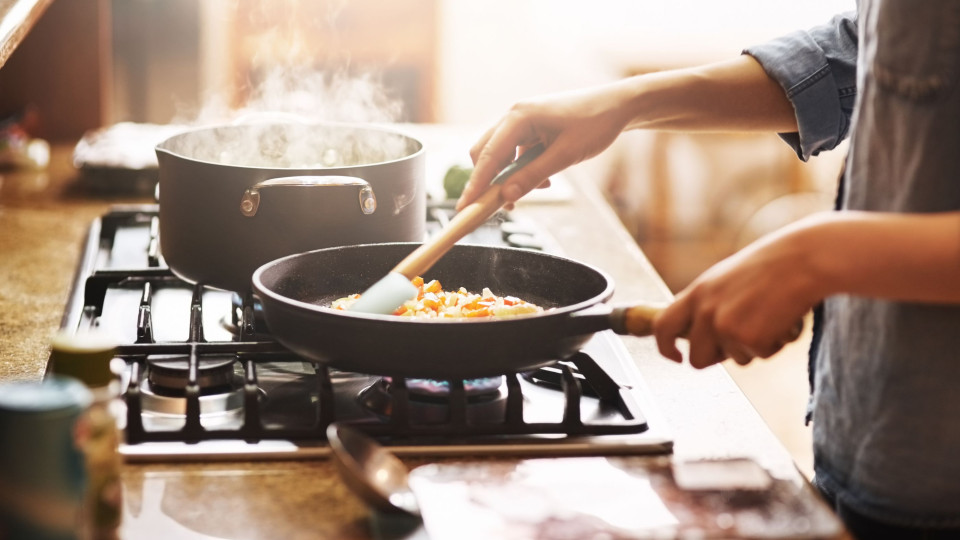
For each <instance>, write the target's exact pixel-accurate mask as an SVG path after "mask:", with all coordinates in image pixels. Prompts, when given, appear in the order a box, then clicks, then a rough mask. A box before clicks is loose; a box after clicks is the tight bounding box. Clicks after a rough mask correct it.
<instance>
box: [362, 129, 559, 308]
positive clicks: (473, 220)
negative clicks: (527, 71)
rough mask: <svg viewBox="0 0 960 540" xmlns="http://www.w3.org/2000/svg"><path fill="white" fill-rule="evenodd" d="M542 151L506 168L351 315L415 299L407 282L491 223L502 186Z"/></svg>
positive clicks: (370, 292)
mask: <svg viewBox="0 0 960 540" xmlns="http://www.w3.org/2000/svg"><path fill="white" fill-rule="evenodd" d="M543 150H544V147H543V145H537V146H534V147H532V148H529V149H528V150H527V151H526V152H524V153H523V155H521V156H520V157H519V158H517V160H516V161H514V162H513V163H511V164H509V165H507V166H506V167H505V168H504V169H503V170H502V171H500V174H498V175H497V176H496V177H494V179H493V180H492V181H491V182H490V189H488V190H487V191H485V192H484V193H483V195H481V196H480V197H479V198H478V199H477V200H476V201H474V202H472V203H470V204H469V205H467V206H466V207H465V208H464V209H463V210H461V211H459V212H457V215H455V216H454V217H453V219H451V220H450V223H448V224H447V226H446V227H444V228H443V229H442V230H441V231H440V233H439V234H437V236H435V237H434V238H433V239H432V240H430V241H429V242H426V243H424V244H423V245H422V246H420V247H418V248H417V249H416V250H414V251H413V252H412V253H410V255H407V257H406V258H405V259H403V260H402V261H400V264H398V265H396V266H395V267H394V268H393V270H391V271H390V273H389V274H387V275H386V276H384V277H383V278H382V279H380V281H377V282H376V283H374V284H373V285H372V286H371V287H370V288H369V289H367V290H366V291H364V292H363V293H362V294H361V295H360V299H359V300H357V301H356V302H354V303H353V305H352V306H350V311H358V312H362V313H379V314H383V315H390V314H392V313H393V312H394V311H396V310H397V308H399V307H400V306H401V305H403V303H404V302H406V301H407V300H410V299H411V298H416V297H417V288H416V287H415V286H414V285H413V283H411V282H410V280H412V279H413V278H415V277H416V276H420V275H423V274H424V273H426V271H427V270H429V269H430V267H432V266H433V265H434V264H436V262H437V261H438V260H440V257H443V255H444V254H445V253H446V252H447V251H449V250H450V248H451V247H453V245H454V244H456V243H457V241H458V240H460V239H461V238H463V237H464V236H466V235H468V234H470V233H471V232H473V231H474V230H475V229H476V228H477V227H479V226H480V225H482V224H483V223H484V222H486V221H487V220H488V219H490V216H492V215H493V214H494V213H495V212H496V211H497V210H499V209H500V207H501V206H503V199H502V198H501V197H500V190H501V188H502V187H503V183H504V182H505V181H506V180H507V178H510V176H511V175H512V174H514V173H515V172H517V170H519V169H520V168H521V167H524V166H525V165H527V164H528V163H530V162H531V161H533V160H534V159H536V158H537V156H539V155H540V154H542V153H543Z"/></svg>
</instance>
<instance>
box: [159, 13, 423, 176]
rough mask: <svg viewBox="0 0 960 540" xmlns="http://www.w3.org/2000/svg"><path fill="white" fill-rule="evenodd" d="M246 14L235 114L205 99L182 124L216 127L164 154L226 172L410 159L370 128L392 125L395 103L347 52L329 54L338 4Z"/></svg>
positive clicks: (226, 102) (397, 141) (398, 144)
mask: <svg viewBox="0 0 960 540" xmlns="http://www.w3.org/2000/svg"><path fill="white" fill-rule="evenodd" d="M278 4H281V5H279V6H278ZM248 5H252V7H251V9H250V11H249V14H250V19H251V20H250V21H249V26H250V28H252V29H254V30H255V32H251V33H250V34H246V35H245V39H246V41H244V43H245V47H244V46H241V50H252V51H253V52H252V53H250V58H249V62H247V65H248V66H249V68H250V71H249V80H248V82H247V86H246V87H245V88H243V89H241V90H242V91H241V94H242V95H244V96H245V98H244V100H243V104H242V106H231V105H230V101H231V97H230V96H222V95H215V96H210V97H208V98H207V99H206V100H205V103H204V105H203V107H201V109H200V111H199V112H198V113H196V114H195V115H193V118H189V119H184V120H182V121H181V122H180V123H181V124H185V125H189V126H207V127H212V126H218V127H216V128H212V129H201V130H197V131H194V132H192V133H191V134H190V136H184V137H178V138H177V139H176V140H170V141H167V143H165V146H166V147H167V148H168V149H169V150H171V151H173V152H175V153H177V154H180V155H182V156H184V157H188V158H193V159H198V160H202V161H209V162H213V163H218V164H224V165H235V166H245V167H272V168H302V169H318V168H330V167H346V166H355V165H365V164H371V163H378V162H382V161H390V160H395V159H399V158H402V157H404V156H407V155H409V154H410V153H412V152H414V151H416V145H415V143H414V142H413V141H412V140H410V139H409V138H407V137H403V136H401V135H398V134H395V133H393V132H390V131H385V130H383V129H371V128H373V127H375V126H382V125H384V124H393V123H395V122H396V121H397V120H398V119H399V118H400V117H401V114H402V112H403V107H402V102H401V101H400V100H399V99H397V98H394V97H391V96H390V94H389V93H388V92H387V90H386V89H385V88H384V85H383V84H382V81H381V80H380V77H379V76H378V75H377V74H376V73H374V72H373V71H368V72H361V73H357V71H358V70H357V69H356V68H354V67H351V62H350V57H349V52H348V51H340V50H332V49H331V47H333V48H334V49H335V48H336V47H337V44H338V43H339V39H338V37H337V36H338V34H337V26H336V22H337V17H338V16H339V14H340V12H341V11H342V10H343V8H344V5H345V4H344V3H343V2H342V1H340V2H338V1H332V2H327V3H315V2H312V1H307V2H304V1H302V0H285V1H282V2H276V1H275V0H274V1H270V2H267V1H261V2H260V5H256V3H255V2H249V3H248ZM320 6H323V7H320ZM317 34H320V35H322V36H323V40H322V41H323V43H324V45H323V47H324V49H323V50H311V47H313V48H314V49H315V48H318V47H319V45H316V44H317V43H319V41H318V40H316V39H314V40H311V39H308V38H310V37H316V35H317ZM311 44H313V45H311ZM321 59H322V60H321ZM321 61H322V62H323V63H324V68H323V69H320V68H319V67H318V63H319V62H321ZM331 65H334V66H335V67H330V66H331ZM235 99H236V98H235V97H234V98H233V100H235ZM344 125H350V126H354V127H353V128H347V127H344Z"/></svg>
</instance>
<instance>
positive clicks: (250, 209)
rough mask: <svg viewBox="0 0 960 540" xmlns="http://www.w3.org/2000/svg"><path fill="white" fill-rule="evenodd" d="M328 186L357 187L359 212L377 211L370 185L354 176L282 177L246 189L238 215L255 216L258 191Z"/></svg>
mask: <svg viewBox="0 0 960 540" xmlns="http://www.w3.org/2000/svg"><path fill="white" fill-rule="evenodd" d="M329 186H357V187H359V188H360V190H359V193H358V198H359V201H358V202H359V205H360V211H361V212H363V213H364V214H372V213H373V212H374V211H376V209H377V196H376V195H375V194H374V193H373V188H372V187H370V184H369V183H368V182H367V181H366V180H364V179H362V178H357V177H355V176H284V177H281V178H271V179H270V180H264V181H262V182H258V183H256V184H254V185H253V186H251V187H249V188H247V190H246V191H244V192H243V197H242V198H241V199H240V213H242V214H243V215H245V216H247V217H253V216H255V215H257V210H259V209H260V191H261V190H262V189H265V188H274V187H329Z"/></svg>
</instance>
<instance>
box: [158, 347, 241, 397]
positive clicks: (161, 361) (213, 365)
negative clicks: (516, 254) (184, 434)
mask: <svg viewBox="0 0 960 540" xmlns="http://www.w3.org/2000/svg"><path fill="white" fill-rule="evenodd" d="M235 364H236V357H235V356H234V355H216V356H204V357H202V358H198V359H197V386H199V387H200V394H201V395H213V394H221V393H223V392H224V391H228V390H229V389H230V387H232V386H235V383H236V380H235V379H236V378H237V375H236V374H235V371H234V366H235ZM147 366H148V369H147V379H146V381H147V382H148V383H149V386H150V388H151V390H153V392H154V393H156V394H159V395H165V396H170V397H182V396H183V395H184V391H185V390H186V388H187V384H188V381H189V379H190V359H189V357H187V356H185V355H176V354H158V355H151V356H149V357H147Z"/></svg>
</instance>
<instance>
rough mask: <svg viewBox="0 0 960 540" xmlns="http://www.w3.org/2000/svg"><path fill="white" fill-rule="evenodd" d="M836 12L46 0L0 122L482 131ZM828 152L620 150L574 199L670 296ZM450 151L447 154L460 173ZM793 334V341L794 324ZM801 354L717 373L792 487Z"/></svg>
mask: <svg viewBox="0 0 960 540" xmlns="http://www.w3.org/2000/svg"><path fill="white" fill-rule="evenodd" d="M854 7H855V2H854V0H809V1H807V2H792V1H787V0H731V1H716V0H680V1H674V2H653V1H648V0H600V1H597V2H589V3H588V2H582V1H575V0H520V1H517V0H509V1H508V0H487V1H484V2H467V1H462V0H407V1H404V2H382V1H380V2H378V1H375V0H350V1H347V0H270V1H267V0H60V1H55V2H53V3H52V4H50V6H49V7H48V9H47V13H45V14H44V16H43V17H42V18H41V19H40V20H39V22H38V23H37V24H36V27H35V28H34V29H33V30H32V31H31V33H30V34H29V35H28V36H27V37H26V39H25V40H24V42H23V43H22V44H21V46H20V48H19V49H17V51H16V52H15V53H14V54H13V55H12V56H11V57H10V59H9V60H8V62H7V64H6V65H5V66H4V69H3V70H2V71H0V114H3V115H9V114H14V113H16V114H24V112H26V114H27V115H28V116H29V119H30V121H29V126H30V129H31V131H32V132H33V133H32V134H33V135H34V136H36V137H42V138H45V139H48V140H51V141H65V140H66V141H69V140H73V141H76V140H77V139H78V138H79V137H81V136H82V135H83V134H84V133H87V132H89V131H90V130H94V129H98V128H103V127H104V126H110V125H112V124H116V123H118V122H136V123H149V124H170V123H173V124H192V123H197V122H211V121H218V120H221V119H223V118H226V117H231V116H236V114H238V111H262V110H271V111H274V110H282V111H286V112H290V113H295V114H300V115H307V116H311V117H317V118H320V119H325V120H348V121H375V122H416V123H448V124H459V125H468V126H475V127H476V130H477V133H478V134H479V133H480V132H481V130H482V129H483V127H484V126H487V125H489V123H491V122H492V121H494V120H495V119H496V118H498V117H499V116H500V115H501V114H503V113H504V112H505V111H506V110H507V108H508V107H509V106H510V105H511V104H512V103H514V102H515V101H517V100H519V99H522V98H524V97H527V96H531V95H536V94H542V93H548V92H556V91H561V90H568V89H573V88H579V87H584V86H589V85H594V84H599V83H603V82H607V81H611V80H615V79H618V78H621V77H625V76H630V75H634V74H639V73H647V72H652V71H658V70H664V69H671V68H677V67H685V66H691V65H697V64H701V63H704V62H711V61H715V60H722V59H726V58H730V57H732V56H735V55H738V54H740V51H741V50H742V49H743V48H744V47H746V46H749V45H751V44H755V43H759V42H762V41H764V40H767V39H770V38H772V37H775V36H778V35H781V34H783V33H786V32H789V31H792V30H795V29H799V28H808V27H810V26H813V25H816V24H819V23H822V22H825V21H827V20H828V19H829V18H830V17H831V16H832V15H833V14H835V13H838V12H840V11H845V10H850V9H853V8H854ZM844 153H845V152H844V147H841V148H838V149H837V150H834V151H832V152H829V153H825V154H822V155H821V156H819V157H817V158H815V159H813V160H811V161H810V162H809V163H803V162H801V161H799V160H798V159H797V158H796V156H795V154H794V153H793V152H792V151H791V150H790V149H789V148H788V147H787V146H786V145H785V144H783V143H782V142H780V141H779V139H778V138H777V137H776V136H775V135H772V134H764V135H756V134H694V135H691V134H679V133H662V132H631V133H627V134H625V135H624V136H622V137H621V138H620V139H619V140H618V141H617V142H616V143H615V144H614V146H613V147H611V148H610V149H609V150H608V151H607V152H605V153H604V154H603V155H601V156H599V157H598V158H596V159H597V160H599V162H600V166H599V167H597V168H596V170H598V171H600V172H599V173H598V174H597V176H596V177H595V178H593V181H595V182H596V183H597V185H598V186H599V187H600V189H601V190H602V192H603V193H604V195H605V196H606V197H607V199H608V200H609V201H610V203H611V205H612V206H613V207H614V209H615V210H616V212H617V213H618V215H619V216H620V218H621V220H622V221H623V223H624V225H625V226H626V227H627V229H628V230H629V231H630V232H631V233H632V235H633V236H634V238H635V239H636V241H637V242H638V243H639V245H640V246H641V248H642V249H643V250H644V252H645V253H646V254H647V256H648V257H649V258H650V260H651V262H652V263H653V264H654V266H655V267H656V269H657V270H658V271H659V273H660V274H661V275H662V276H663V278H664V280H665V281H666V283H667V285H668V286H669V287H670V288H671V289H672V290H673V291H675V292H676V291H679V290H680V289H682V288H683V287H684V286H686V285H687V284H688V283H689V282H690V281H691V280H692V279H693V278H694V277H695V276H696V275H698V274H699V273H700V272H702V271H703V270H704V269H706V268H707V267H709V266H710V265H711V264H713V263H715V262H716V261H718V260H720V259H722V258H724V257H726V256H727V255H729V254H731V253H733V252H734V251H735V250H737V249H739V248H740V247H742V246H743V245H745V244H747V243H749V242H750V241H753V240H755V239H756V238H758V237H759V236H761V235H763V234H765V233H767V232H770V231H772V230H774V229H776V228H778V227H780V226H782V225H784V224H787V223H789V222H791V221H793V220H796V219H798V218H800V217H803V216H805V215H808V214H810V213H812V212H815V211H819V210H823V209H827V208H829V207H830V205H831V202H832V199H833V194H834V190H835V187H836V179H837V174H838V172H839V168H840V163H841V161H842V159H843V157H844ZM466 158H467V148H464V149H463V159H466ZM808 326H809V325H808ZM808 341H809V336H807V335H805V336H804V337H803V338H801V340H800V341H799V342H797V343H795V344H793V345H791V346H790V347H788V348H787V349H786V350H785V351H783V352H782V353H781V354H780V355H778V356H777V357H776V358H775V359H773V360H770V361H765V362H756V363H754V365H752V366H751V367H749V368H740V367H738V366H727V367H728V371H729V372H730V373H731V376H733V377H734V378H735V379H736V380H737V382H738V383H739V384H740V385H741V387H742V388H743V389H744V391H745V392H746V393H747V395H748V396H749V397H750V399H751V400H752V401H753V402H754V404H755V405H756V406H757V408H758V410H759V411H760V413H761V414H762V415H763V416H764V418H765V419H766V420H767V422H768V423H769V424H770V425H771V427H772V428H773V429H774V431H775V432H776V433H777V434H778V436H780V438H781V440H783V441H784V443H785V444H786V445H787V446H788V448H789V449H790V450H791V452H793V453H794V456H795V458H796V459H797V462H798V464H799V465H800V468H801V470H803V471H804V472H807V473H808V474H809V464H810V462H811V461H812V458H811V457H810V451H809V431H808V429H807V428H806V427H805V426H803V422H802V418H803V407H804V403H805V399H806V392H807V383H806V373H805V370H806V365H805V356H806V345H807V343H808Z"/></svg>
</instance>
